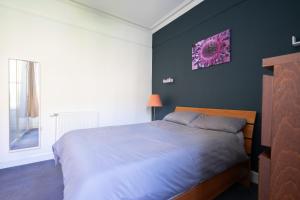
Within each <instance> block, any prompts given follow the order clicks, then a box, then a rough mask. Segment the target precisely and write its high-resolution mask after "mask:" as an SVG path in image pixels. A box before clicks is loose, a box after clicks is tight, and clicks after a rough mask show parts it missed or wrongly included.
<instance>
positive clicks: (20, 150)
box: [7, 58, 42, 153]
mask: <svg viewBox="0 0 300 200" xmlns="http://www.w3.org/2000/svg"><path fill="white" fill-rule="evenodd" d="M11 60H15V61H24V62H33V63H38V64H39V73H38V75H39V77H40V79H39V82H38V84H39V86H40V88H39V95H38V98H39V128H38V129H39V130H38V132H39V133H38V145H37V146H35V147H27V148H22V149H10V140H9V135H8V145H7V147H8V152H9V153H17V152H22V151H30V150H37V149H41V146H42V145H41V142H42V137H41V136H42V134H41V130H42V127H41V113H42V112H41V107H42V106H41V97H42V95H41V94H42V92H41V91H42V87H41V82H42V79H41V74H42V73H41V63H40V62H37V61H34V60H30V59H28V60H26V59H16V58H9V59H8V122H9V120H10V115H11V113H10V104H11V103H10V100H11V92H10V71H11V69H10V66H9V63H10V61H11ZM8 134H10V123H9V124H8Z"/></svg>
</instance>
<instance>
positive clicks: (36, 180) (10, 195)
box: [0, 160, 257, 200]
mask: <svg viewBox="0 0 300 200" xmlns="http://www.w3.org/2000/svg"><path fill="white" fill-rule="evenodd" d="M62 199H63V180H62V173H61V168H60V167H59V166H58V167H56V166H55V165H54V161H53V160H51V161H44V162H39V163H34V164H30V165H24V166H19V167H13V168H8V169H2V170H0V200H62ZM256 199H257V186H256V185H252V186H251V187H250V188H244V187H242V186H241V185H238V184H237V185H234V186H232V187H231V188H230V189H229V190H228V191H226V192H224V193H223V194H222V195H221V196H219V197H218V198H217V200H256Z"/></svg>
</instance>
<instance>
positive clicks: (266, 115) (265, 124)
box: [261, 75, 273, 147]
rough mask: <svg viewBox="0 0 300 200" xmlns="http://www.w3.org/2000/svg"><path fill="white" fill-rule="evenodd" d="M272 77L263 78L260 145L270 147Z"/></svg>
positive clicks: (265, 76)
mask: <svg viewBox="0 0 300 200" xmlns="http://www.w3.org/2000/svg"><path fill="white" fill-rule="evenodd" d="M272 93H273V76H268V75H264V76H263V95H262V96H263V100H262V124H261V145H263V146H267V147H270V146H271V137H272V97H273V95H272Z"/></svg>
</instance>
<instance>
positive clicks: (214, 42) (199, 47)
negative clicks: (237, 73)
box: [192, 29, 230, 70]
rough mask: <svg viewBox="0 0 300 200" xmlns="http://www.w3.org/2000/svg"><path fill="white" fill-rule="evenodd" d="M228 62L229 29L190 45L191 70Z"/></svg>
mask: <svg viewBox="0 0 300 200" xmlns="http://www.w3.org/2000/svg"><path fill="white" fill-rule="evenodd" d="M226 62H230V30H229V29H228V30H226V31H223V32H221V33H218V34H216V35H214V36H211V37H209V38H207V39H204V40H201V41H199V42H197V43H196V44H194V45H193V47H192V70H195V69H199V68H206V67H209V66H212V65H217V64H221V63H226Z"/></svg>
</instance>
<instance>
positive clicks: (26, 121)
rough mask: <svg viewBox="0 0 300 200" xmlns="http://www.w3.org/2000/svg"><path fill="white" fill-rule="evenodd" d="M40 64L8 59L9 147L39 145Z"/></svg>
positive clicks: (22, 147)
mask: <svg viewBox="0 0 300 200" xmlns="http://www.w3.org/2000/svg"><path fill="white" fill-rule="evenodd" d="M39 65H40V64H39V63H37V62H31V61H24V60H14V59H10V60H9V149H10V150H19V149H24V148H33V147H38V146H39V124H40V123H39V114H40V112H39V110H40V106H39V105H40V100H39V96H40V84H39V83H40V73H39V71H40V66H39Z"/></svg>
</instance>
